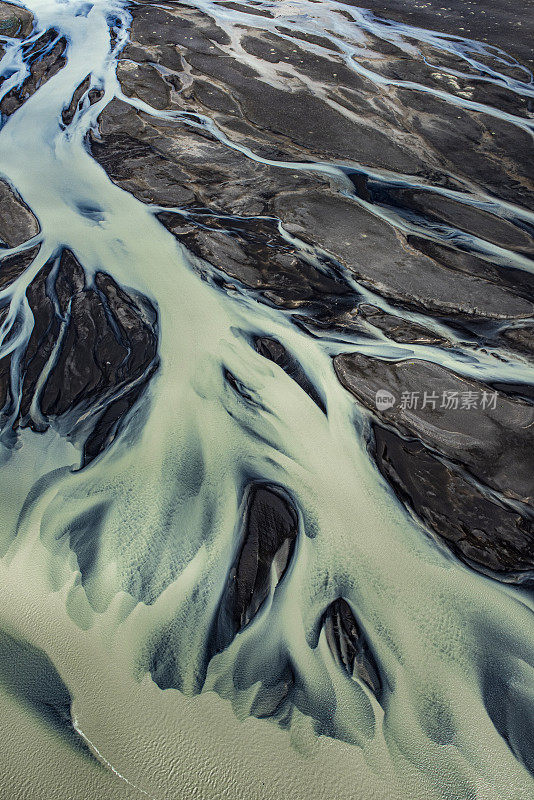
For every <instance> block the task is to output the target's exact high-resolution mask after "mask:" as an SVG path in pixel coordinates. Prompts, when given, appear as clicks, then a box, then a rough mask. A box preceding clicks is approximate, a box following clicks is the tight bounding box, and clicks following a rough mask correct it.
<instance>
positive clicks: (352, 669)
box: [323, 598, 381, 697]
mask: <svg viewBox="0 0 534 800" xmlns="http://www.w3.org/2000/svg"><path fill="white" fill-rule="evenodd" d="M323 625H324V629H325V633H326V639H327V641H328V646H329V647H330V650H331V652H332V655H333V656H334V658H335V659H336V661H337V663H338V664H339V666H340V667H341V668H342V669H344V670H345V671H346V672H347V674H348V675H349V676H350V677H351V678H359V679H360V680H362V681H363V682H364V683H365V684H367V686H368V687H369V689H370V690H371V691H372V692H373V694H375V695H377V696H378V697H379V696H380V692H381V680H380V674H379V671H378V666H377V664H376V661H375V657H374V655H373V653H372V651H371V649H370V647H369V644H368V642H367V639H366V637H365V634H364V633H363V631H362V629H361V626H360V625H359V624H358V622H357V621H356V618H355V616H354V614H353V613H352V609H351V607H350V606H349V604H348V603H347V602H346V600H343V598H339V599H338V600H334V602H333V603H331V604H330V605H329V606H328V608H327V609H326V611H325V613H324V617H323Z"/></svg>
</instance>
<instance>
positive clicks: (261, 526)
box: [216, 485, 298, 650]
mask: <svg viewBox="0 0 534 800" xmlns="http://www.w3.org/2000/svg"><path fill="white" fill-rule="evenodd" d="M297 530H298V516H297V512H296V510H295V508H294V507H293V505H292V503H291V502H290V500H289V499H288V498H287V496H286V495H285V493H282V492H281V490H280V489H277V488H276V487H271V486H267V485H254V486H252V487H251V488H250V489H249V491H248V494H247V498H246V512H245V521H244V528H243V533H242V541H241V545H240V548H239V553H238V555H237V558H236V560H235V563H234V565H233V567H232V569H231V571H230V574H229V577H228V585H227V587H226V590H225V592H224V594H223V597H222V598H221V602H220V605H219V615H218V621H217V631H216V649H217V650H220V649H223V648H224V647H227V646H228V644H229V643H230V641H232V639H233V638H234V636H235V635H236V634H237V633H238V632H239V631H240V630H241V629H242V628H244V627H245V625H247V624H248V623H249V622H250V621H251V620H252V619H253V618H254V616H255V615H256V613H257V612H258V610H259V608H260V607H261V605H262V603H263V602H264V601H265V599H266V598H267V596H268V594H269V591H270V584H271V576H272V572H273V570H274V573H275V582H276V583H278V582H279V581H281V580H282V578H283V576H284V573H285V571H286V569H287V566H288V564H289V561H290V559H291V554H292V552H293V548H294V545H295V540H296V537H297Z"/></svg>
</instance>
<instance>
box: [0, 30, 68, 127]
mask: <svg viewBox="0 0 534 800" xmlns="http://www.w3.org/2000/svg"><path fill="white" fill-rule="evenodd" d="M66 49H67V42H66V41H65V39H62V38H59V37H58V34H57V31H55V30H53V29H51V30H49V31H46V33H44V34H43V35H42V36H40V37H39V38H38V39H36V40H35V41H34V42H30V43H29V44H28V46H27V47H25V46H24V45H23V52H24V59H25V61H26V63H27V64H28V65H29V70H30V74H29V75H28V76H27V77H26V78H25V79H24V81H23V83H22V84H21V86H19V87H15V88H13V89H11V90H10V91H9V92H7V94H5V95H4V97H3V98H2V100H1V101H0V112H1V113H2V115H3V116H4V117H9V116H11V114H14V113H15V111H16V110H17V109H18V108H20V107H21V106H22V105H23V103H25V102H26V100H28V98H30V97H31V96H32V95H34V94H35V92H36V91H37V89H38V88H39V87H40V86H42V84H43V83H45V82H46V81H48V80H50V78H52V77H53V76H54V75H55V74H56V73H57V72H59V70H60V69H62V68H63V67H64V66H65V64H66V57H65V51H66ZM43 50H44V53H43Z"/></svg>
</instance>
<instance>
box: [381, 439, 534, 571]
mask: <svg viewBox="0 0 534 800" xmlns="http://www.w3.org/2000/svg"><path fill="white" fill-rule="evenodd" d="M374 437H375V452H374V456H375V459H376V462H377V465H378V468H379V469H380V472H381V473H382V475H384V477H385V478H386V479H387V480H388V482H389V483H390V484H391V485H392V486H393V488H394V490H395V492H396V494H397V495H398V497H399V498H400V499H401V500H402V501H403V502H404V503H406V504H407V505H408V506H409V507H410V508H411V509H412V510H413V511H414V512H415V513H416V515H417V516H418V517H419V518H420V519H421V520H422V521H423V523H424V524H425V525H426V526H427V527H428V528H430V530H432V531H434V533H436V534H438V537H439V538H440V539H441V540H442V541H443V540H444V541H445V542H446V544H447V545H448V547H450V548H451V550H452V551H453V552H454V553H455V554H456V555H457V556H458V558H460V559H462V560H463V561H465V562H467V563H469V564H470V565H471V566H474V567H475V568H477V569H482V570H483V571H488V572H490V573H497V574H499V573H500V574H501V575H502V576H503V577H506V578H507V579H509V578H510V577H512V576H515V577H514V579H517V580H520V581H521V580H523V579H524V577H530V574H531V573H532V571H533V570H534V520H532V519H527V518H526V517H524V516H522V515H521V514H519V513H517V512H516V511H514V510H513V509H512V508H510V507H506V506H505V505H502V504H500V503H499V502H497V501H496V500H495V499H494V498H491V497H489V496H488V495H484V494H483V493H482V492H481V491H479V490H478V489H477V487H476V486H475V485H474V484H473V483H470V482H469V481H468V480H466V478H465V476H464V475H462V473H461V472H456V471H454V469H453V468H451V466H450V465H447V464H446V463H444V462H443V461H441V460H440V459H439V458H437V457H436V455H434V454H433V453H432V452H430V451H429V450H428V448H426V447H425V446H424V445H423V444H422V443H421V442H420V441H419V440H418V439H405V438H403V437H401V436H399V435H398V434H397V433H395V432H394V431H391V430H388V429H386V428H383V427H382V426H381V425H378V424H375V425H374Z"/></svg>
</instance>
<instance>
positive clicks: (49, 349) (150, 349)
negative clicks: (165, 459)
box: [0, 250, 158, 464]
mask: <svg viewBox="0 0 534 800" xmlns="http://www.w3.org/2000/svg"><path fill="white" fill-rule="evenodd" d="M15 266H16V269H17V270H18V269H20V265H15ZM26 295H27V298H28V303H29V306H30V309H31V312H32V314H33V318H34V324H33V329H32V332H31V335H30V338H29V340H28V343H27V346H26V348H25V351H24V353H23V355H22V357H21V359H20V380H21V390H20V405H19V410H18V415H17V418H16V420H15V422H14V427H15V428H16V427H18V426H19V425H20V426H22V427H25V426H30V427H31V428H32V429H33V430H35V431H39V432H42V431H44V430H46V429H47V428H48V427H49V425H50V424H51V423H53V424H54V425H55V426H56V427H58V429H59V430H60V432H61V433H63V434H64V435H67V436H69V437H73V438H74V439H76V440H82V441H83V442H84V457H83V463H84V464H87V463H88V462H89V461H91V460H92V459H94V458H96V456H97V455H99V454H100V453H101V452H102V451H103V450H104V449H106V447H107V446H108V445H110V444H111V442H112V441H113V439H114V438H115V436H116V435H117V432H118V431H119V429H120V427H121V425H122V424H123V422H124V419H125V417H126V415H127V414H128V412H129V411H130V409H131V408H132V407H133V406H134V404H135V403H136V402H137V400H138V399H139V398H140V396H141V394H142V393H143V391H144V390H145V389H146V387H147V385H148V383H149V381H150V378H151V376H152V375H153V373H154V371H155V370H156V369H157V365H158V358H157V347H158V325H157V312H156V309H155V308H154V307H153V306H152V304H151V303H150V301H149V300H148V299H147V298H145V297H143V296H141V295H139V294H138V293H135V292H132V291H130V292H127V291H125V290H123V289H122V288H121V287H119V286H118V285H117V283H116V282H115V281H114V280H113V279H112V278H111V277H110V276H109V275H106V274H105V273H97V274H96V275H95V279H94V284H93V285H88V284H87V281H86V277H85V273H84V270H83V268H82V266H81V265H80V263H79V262H78V261H77V259H76V257H75V256H74V255H73V254H72V253H71V252H70V251H68V250H64V251H63V252H62V254H61V258H60V260H59V263H58V264H56V263H55V262H54V263H49V264H47V265H46V266H45V267H44V268H43V269H42V270H41V271H40V272H39V274H38V275H37V276H36V278H35V279H34V280H33V281H32V282H31V283H30V285H29V287H28V289H27V292H26ZM10 362H11V358H10V357H9V356H8V357H6V358H4V359H3V360H2V362H0V370H1V372H0V390H1V391H2V396H0V400H3V402H5V401H6V398H7V396H8V391H9V387H10V375H9V366H10ZM13 402H14V397H12V398H11V403H12V404H13ZM10 413H11V408H10V404H8V405H7V407H6V408H5V409H4V418H7V417H8V416H9V414H10Z"/></svg>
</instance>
